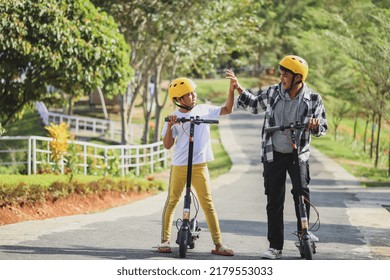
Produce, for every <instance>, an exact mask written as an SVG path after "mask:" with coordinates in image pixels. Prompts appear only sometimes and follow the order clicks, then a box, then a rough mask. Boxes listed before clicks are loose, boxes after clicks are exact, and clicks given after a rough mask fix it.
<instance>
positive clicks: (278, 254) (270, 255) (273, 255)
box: [261, 248, 282, 260]
mask: <svg viewBox="0 0 390 280" xmlns="http://www.w3.org/2000/svg"><path fill="white" fill-rule="evenodd" d="M261 257H262V258H263V259H270V260H276V259H281V258H282V250H277V249H274V248H269V249H268V250H267V251H265V252H264V253H262V254H261Z"/></svg>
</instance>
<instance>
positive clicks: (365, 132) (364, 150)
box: [363, 115, 370, 152]
mask: <svg viewBox="0 0 390 280" xmlns="http://www.w3.org/2000/svg"><path fill="white" fill-rule="evenodd" d="M369 122H370V119H369V116H368V115H367V119H366V127H365V128H364V139H363V152H366V143H367V128H368V124H369Z"/></svg>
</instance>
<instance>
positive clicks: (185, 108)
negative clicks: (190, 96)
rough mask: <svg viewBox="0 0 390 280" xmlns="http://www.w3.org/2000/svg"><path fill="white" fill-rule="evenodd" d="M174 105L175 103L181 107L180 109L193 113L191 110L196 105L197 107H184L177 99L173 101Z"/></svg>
mask: <svg viewBox="0 0 390 280" xmlns="http://www.w3.org/2000/svg"><path fill="white" fill-rule="evenodd" d="M173 103H175V105H176V106H177V107H180V108H182V109H184V110H187V111H191V110H192V109H193V108H194V107H195V106H196V104H195V106H193V107H191V106H186V105H182V104H180V103H179V102H177V101H176V98H175V99H173Z"/></svg>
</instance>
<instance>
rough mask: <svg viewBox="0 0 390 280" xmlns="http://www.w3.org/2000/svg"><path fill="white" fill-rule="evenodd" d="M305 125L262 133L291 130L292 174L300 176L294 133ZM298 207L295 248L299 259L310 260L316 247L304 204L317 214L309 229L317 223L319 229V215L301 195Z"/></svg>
mask: <svg viewBox="0 0 390 280" xmlns="http://www.w3.org/2000/svg"><path fill="white" fill-rule="evenodd" d="M305 127H306V124H301V123H299V122H297V123H295V124H293V123H291V124H289V125H281V126H272V127H268V128H265V129H264V131H265V132H267V133H272V132H275V131H284V130H291V143H292V147H293V158H294V162H293V165H294V172H297V174H300V169H299V158H298V148H297V144H296V139H295V133H296V131H300V130H303V129H305ZM298 178H299V180H298V188H299V189H302V181H301V176H298ZM298 202H299V203H298V205H299V215H300V223H301V232H296V233H295V235H296V236H297V237H298V241H297V242H295V246H296V247H297V248H298V249H299V252H300V255H301V258H305V259H306V260H312V259H313V255H314V254H315V253H316V252H317V250H316V249H317V246H316V242H315V241H313V240H312V238H311V236H310V234H309V231H310V229H309V220H308V215H307V210H306V204H305V202H307V203H309V204H310V205H311V206H312V208H313V209H314V210H315V212H316V213H317V221H316V222H315V223H314V224H313V226H312V227H311V229H312V228H313V227H314V225H316V224H317V222H318V227H317V229H316V230H318V229H319V213H318V211H317V209H316V208H315V207H314V206H313V205H312V204H311V203H310V201H308V199H307V198H306V197H304V196H303V195H300V196H299V197H298Z"/></svg>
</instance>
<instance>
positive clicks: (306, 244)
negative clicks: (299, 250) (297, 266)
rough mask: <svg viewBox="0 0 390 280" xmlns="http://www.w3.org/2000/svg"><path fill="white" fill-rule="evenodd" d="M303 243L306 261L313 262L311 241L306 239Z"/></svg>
mask: <svg viewBox="0 0 390 280" xmlns="http://www.w3.org/2000/svg"><path fill="white" fill-rule="evenodd" d="M302 243H303V249H304V252H305V259H306V260H312V259H313V250H312V248H311V242H310V239H304V240H303V242H302Z"/></svg>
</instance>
